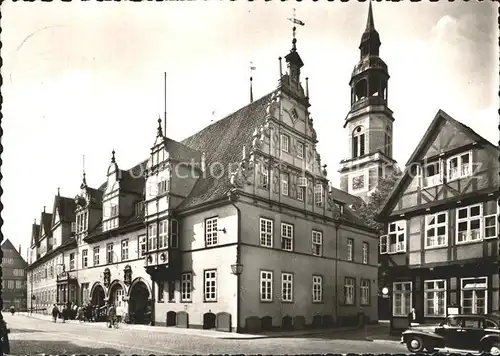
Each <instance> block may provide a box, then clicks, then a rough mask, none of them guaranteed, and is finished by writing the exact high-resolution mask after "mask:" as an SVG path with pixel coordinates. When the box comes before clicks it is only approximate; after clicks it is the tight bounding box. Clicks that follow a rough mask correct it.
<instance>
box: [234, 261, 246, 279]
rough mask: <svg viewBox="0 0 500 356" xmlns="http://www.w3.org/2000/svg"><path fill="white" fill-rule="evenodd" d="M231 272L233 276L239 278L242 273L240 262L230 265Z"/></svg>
mask: <svg viewBox="0 0 500 356" xmlns="http://www.w3.org/2000/svg"><path fill="white" fill-rule="evenodd" d="M231 272H232V273H233V274H234V275H235V276H239V275H240V274H242V273H243V265H242V264H241V263H240V262H238V261H236V263H234V264H232V265H231Z"/></svg>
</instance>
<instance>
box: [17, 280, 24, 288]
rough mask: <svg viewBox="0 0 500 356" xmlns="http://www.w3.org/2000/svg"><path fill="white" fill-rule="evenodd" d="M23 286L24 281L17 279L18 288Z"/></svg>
mask: <svg viewBox="0 0 500 356" xmlns="http://www.w3.org/2000/svg"><path fill="white" fill-rule="evenodd" d="M22 288H23V281H17V280H16V289H22Z"/></svg>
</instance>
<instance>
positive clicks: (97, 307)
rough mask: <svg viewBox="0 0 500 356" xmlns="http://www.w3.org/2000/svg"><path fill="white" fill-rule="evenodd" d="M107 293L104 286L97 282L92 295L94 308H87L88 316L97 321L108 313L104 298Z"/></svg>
mask: <svg viewBox="0 0 500 356" xmlns="http://www.w3.org/2000/svg"><path fill="white" fill-rule="evenodd" d="M105 297H106V294H105V293H104V288H103V287H102V286H101V285H100V284H96V285H95V286H94V288H93V289H92V294H91V296H90V301H91V302H90V303H91V304H92V308H91V309H90V310H87V318H89V319H93V318H95V319H94V320H96V321H101V320H103V317H104V315H106V311H105V309H106V308H105V306H104V304H105V302H104V298H105Z"/></svg>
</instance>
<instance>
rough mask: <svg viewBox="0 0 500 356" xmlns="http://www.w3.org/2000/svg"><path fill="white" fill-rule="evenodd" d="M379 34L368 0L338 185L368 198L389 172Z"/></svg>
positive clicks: (389, 129)
mask: <svg viewBox="0 0 500 356" xmlns="http://www.w3.org/2000/svg"><path fill="white" fill-rule="evenodd" d="M380 44H381V43H380V36H379V34H378V32H377V30H376V29H375V25H374V21H373V12H372V7H371V2H370V4H369V10H368V20H367V23H366V29H365V31H364V33H363V35H362V37H361V43H360V45H359V49H360V60H359V62H358V63H357V64H356V65H355V67H354V70H353V72H352V75H351V81H350V82H349V86H350V87H351V109H350V111H349V113H348V114H347V117H346V119H345V123H344V129H346V130H347V132H348V135H349V151H348V152H349V157H348V158H347V159H344V160H342V161H341V162H340V165H341V167H340V170H339V172H340V188H341V189H342V190H343V191H345V192H348V193H349V194H351V195H355V196H357V197H360V198H362V199H363V200H364V201H368V199H369V197H370V195H371V193H372V192H373V191H374V190H375V189H376V188H377V186H378V184H379V181H380V179H382V178H384V177H386V176H387V175H389V174H391V172H392V171H393V170H394V166H395V164H396V161H395V160H394V159H393V158H392V137H393V135H392V133H393V122H394V117H393V115H392V110H391V109H389V106H388V82H389V72H388V68H387V64H386V63H385V62H384V61H383V60H382V59H381V58H380V56H379V50H380Z"/></svg>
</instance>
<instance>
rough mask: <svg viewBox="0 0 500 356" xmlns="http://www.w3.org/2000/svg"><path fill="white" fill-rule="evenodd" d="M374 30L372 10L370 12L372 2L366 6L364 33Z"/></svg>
mask: <svg viewBox="0 0 500 356" xmlns="http://www.w3.org/2000/svg"><path fill="white" fill-rule="evenodd" d="M374 30H375V24H374V23H373V10H372V2H371V1H370V2H369V5H368V19H366V29H365V32H370V31H374Z"/></svg>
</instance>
